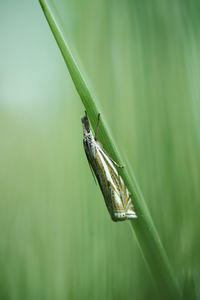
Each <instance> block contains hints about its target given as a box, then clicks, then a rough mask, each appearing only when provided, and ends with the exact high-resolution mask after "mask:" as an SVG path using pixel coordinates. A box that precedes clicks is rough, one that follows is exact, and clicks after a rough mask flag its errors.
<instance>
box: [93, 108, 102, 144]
mask: <svg viewBox="0 0 200 300" xmlns="http://www.w3.org/2000/svg"><path fill="white" fill-rule="evenodd" d="M100 116H101V114H100V113H98V117H97V127H96V130H95V135H94V138H95V140H96V139H97V135H98V131H99V124H100Z"/></svg>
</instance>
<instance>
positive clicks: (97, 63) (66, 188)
mask: <svg viewBox="0 0 200 300" xmlns="http://www.w3.org/2000/svg"><path fill="white" fill-rule="evenodd" d="M52 4H54V5H55V12H56V15H57V17H58V20H59V23H60V24H61V26H62V28H63V31H64V33H65V36H66V38H67V39H68V42H69V44H70V47H71V49H72V52H73V54H74V57H75V59H76V60H77V61H78V63H79V66H80V68H81V70H82V72H83V74H84V76H85V77H86V78H87V80H88V83H89V86H90V88H91V90H92V91H93V94H94V95H95V97H96V98H97V101H98V104H99V107H100V110H101V112H102V115H103V117H104V118H105V120H106V121H107V123H108V125H109V127H110V130H111V132H112V134H113V136H114V139H115V140H116V144H117V145H118V148H119V150H120V152H121V153H122V157H123V158H124V162H125V164H126V165H127V164H128V166H130V167H131V168H132V169H133V171H134V173H135V175H136V178H137V181H138V182H139V185H140V188H141V190H142V192H143V194H144V197H145V199H146V202H147V205H148V207H149V210H150V212H151V214H152V217H153V219H154V222H155V225H156V227H157V229H158V232H159V234H160V236H161V239H162V241H163V244H164V246H165V248H166V251H167V254H168V257H169V260H170V262H171V264H172V267H173V271H174V274H175V276H176V278H177V280H178V282H179V284H180V285H183V283H184V278H185V276H186V275H187V274H190V275H191V276H192V278H193V280H194V283H195V289H196V293H197V298H198V299H200V285H199V281H200V240H199V232H200V217H199V215H200V201H199V199H200V181H199V178H200V2H199V1H198V0H191V1H187V0H171V1H166V0H159V1H158V0H152V1H149V0H148V1H147V0H145V1H140V0H132V1H129V0H124V1H114V0H109V1H108V0H106V1H105V0H85V1H80V0H77V1H74V0H57V1H55V3H52ZM0 36H1V42H0V139H1V143H0V144H1V145H0V236H1V238H0V299H2V300H7V299H11V300H15V299H16V300H18V299H20V300H24V299H29V300H32V299H33V300H35V299H37V300H39V299H47V300H51V299H52V300H55V299H58V300H63V299H77V300H79V299H81V300H82V299H94V300H96V299H106V300H111V299H115V300H118V299H119V300H121V299H123V300H128V299H141V300H143V299H157V298H158V299H159V297H157V292H156V289H155V287H154V283H153V281H152V279H151V276H150V275H149V273H148V269H147V267H146V265H145V263H144V261H143V258H142V255H141V253H140V251H139V249H138V246H137V242H136V240H135V239H133V238H132V232H131V230H130V226H129V224H128V222H122V223H117V224H116V223H113V222H112V221H111V219H110V217H109V214H108V212H107V210H106V207H105V204H104V200H103V197H102V195H101V192H100V190H99V188H98V186H96V185H95V183H94V180H93V178H92V176H91V173H90V170H89V167H88V163H87V160H86V157H85V153H84V150H83V146H82V128H81V122H80V117H81V115H82V114H83V113H84V107H83V106H82V104H81V101H80V99H79V96H78V94H77V92H76V90H75V88H74V86H73V83H72V80H71V78H70V76H69V74H68V71H67V69H66V66H65V64H64V60H63V58H62V56H61V54H60V51H59V49H58V47H57V45H56V42H55V40H54V38H53V36H52V33H51V31H50V29H49V27H48V24H47V22H46V20H45V17H44V15H43V12H42V10H41V8H40V5H39V3H38V1H36V0H34V1H33V0H32V1H31V0H26V1H25V0H18V1H13V0H7V1H0Z"/></svg>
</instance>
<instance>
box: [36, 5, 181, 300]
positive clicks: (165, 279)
mask: <svg viewBox="0 0 200 300" xmlns="http://www.w3.org/2000/svg"><path fill="white" fill-rule="evenodd" d="M39 2H40V4H41V7H42V9H43V12H44V14H45V17H46V19H47V22H48V23H49V26H50V28H51V30H52V33H53V35H54V37H55V39H56V41H57V44H58V46H59V48H60V51H61V53H62V55H63V58H64V61H65V63H66V65H67V67H68V70H69V73H70V75H71V78H72V80H73V82H74V85H75V87H76V90H77V92H78V94H79V95H80V98H81V100H82V102H83V105H84V107H85V109H86V111H87V113H88V116H89V118H90V122H91V124H92V127H93V129H94V128H95V126H96V120H97V115H98V112H99V110H98V108H97V106H96V104H95V102H94V99H93V97H92V95H91V93H90V91H89V89H88V86H87V84H86V82H85V80H84V79H83V76H82V75H81V72H80V70H79V68H78V66H77V64H76V62H75V60H74V58H73V56H72V54H71V52H70V49H69V47H68V45H67V42H66V41H65V38H64V36H63V34H62V32H61V30H60V28H59V26H58V24H57V23H56V20H55V18H54V16H53V14H52V12H51V10H50V7H49V6H48V5H47V3H46V1H43V0H39ZM101 120H102V121H101V124H100V129H99V135H98V136H99V139H100V141H101V142H102V143H103V145H104V147H105V149H106V150H107V151H108V153H109V154H110V155H111V156H112V157H113V158H114V159H115V160H116V161H117V162H119V163H121V158H120V155H119V152H118V151H117V148H116V146H115V143H114V141H113V139H112V137H111V134H110V132H109V130H108V127H107V125H106V124H105V121H104V120H103V118H102V119H101ZM119 172H120V174H121V176H122V177H123V179H124V182H125V183H126V185H127V187H128V189H129V191H130V192H131V195H132V200H133V202H134V206H135V209H136V213H137V215H138V218H137V219H136V220H133V221H130V224H131V227H132V229H134V233H135V235H136V238H137V242H138V245H139V247H140V249H141V252H142V255H143V257H144V259H145V261H146V263H147V265H148V268H149V271H150V274H151V275H152V278H153V279H154V282H155V284H156V286H157V288H158V291H159V293H160V296H161V299H176V300H178V299H181V296H180V294H181V293H180V290H179V287H178V285H177V282H176V279H175V276H174V275H173V273H172V269H171V266H170V264H169V261H168V258H167V255H166V252H165V250H164V248H163V245H162V243H161V241H160V238H159V235H158V233H157V230H156V228H155V226H154V224H153V221H152V218H151V216H150V214H149V211H148V209H147V207H146V204H145V201H144V199H143V196H142V193H141V191H140V189H139V187H138V185H137V182H136V179H135V178H134V176H133V175H132V176H130V175H129V173H128V172H127V170H126V168H124V169H121V170H119ZM133 297H134V295H133Z"/></svg>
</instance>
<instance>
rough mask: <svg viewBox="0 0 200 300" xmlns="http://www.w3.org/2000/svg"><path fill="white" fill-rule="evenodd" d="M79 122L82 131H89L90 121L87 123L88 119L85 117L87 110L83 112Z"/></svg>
mask: <svg viewBox="0 0 200 300" xmlns="http://www.w3.org/2000/svg"><path fill="white" fill-rule="evenodd" d="M81 122H82V125H83V132H84V133H90V123H89V120H88V117H87V112H85V116H83V117H82V118H81Z"/></svg>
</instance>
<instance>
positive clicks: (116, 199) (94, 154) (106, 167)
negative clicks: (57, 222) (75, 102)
mask: <svg viewBox="0 0 200 300" xmlns="http://www.w3.org/2000/svg"><path fill="white" fill-rule="evenodd" d="M81 121H82V126H83V146H84V149H85V153H86V156H87V159H88V162H89V166H90V169H91V171H92V174H93V176H94V179H95V177H96V179H97V181H98V183H99V186H100V188H101V191H102V194H103V197H104V200H105V203H106V206H107V209H108V211H109V213H110V216H111V218H112V220H113V221H123V220H127V219H133V218H137V216H136V213H135V211H134V206H133V203H132V200H131V195H130V193H129V191H128V189H127V187H126V185H125V184H124V181H123V179H122V178H121V176H120V175H119V173H118V171H117V168H122V167H123V166H120V165H118V164H117V163H116V162H115V161H114V160H113V159H112V158H111V157H110V156H109V155H108V154H107V153H106V151H105V150H104V148H103V146H102V145H101V143H100V142H99V141H98V140H97V134H98V129H99V124H100V113H99V114H98V119H97V127H96V131H95V136H93V134H92V131H91V129H90V123H89V120H88V117H87V113H86V112H85V115H84V116H83V117H82V118H81ZM95 181H96V180H95Z"/></svg>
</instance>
